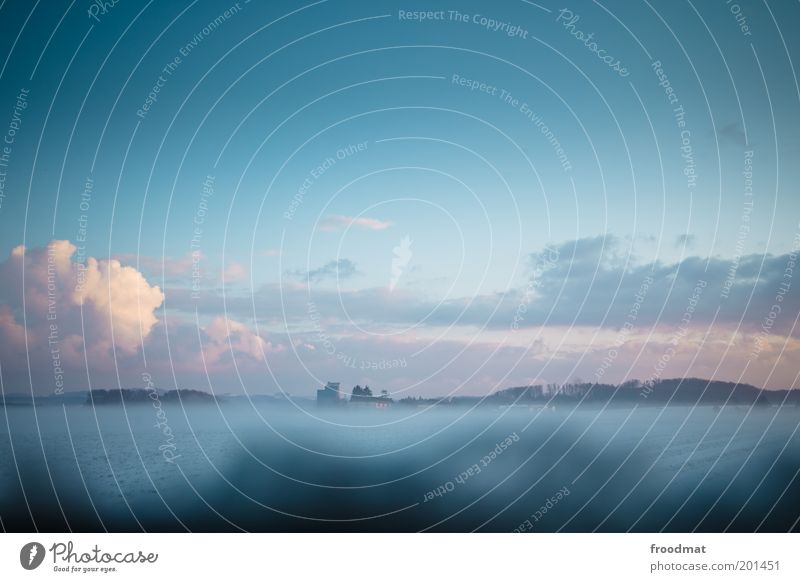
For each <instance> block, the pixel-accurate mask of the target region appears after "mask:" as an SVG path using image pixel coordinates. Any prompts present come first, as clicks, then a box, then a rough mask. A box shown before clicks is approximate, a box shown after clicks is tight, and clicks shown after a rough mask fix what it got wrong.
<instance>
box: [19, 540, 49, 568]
mask: <svg viewBox="0 0 800 582" xmlns="http://www.w3.org/2000/svg"><path fill="white" fill-rule="evenodd" d="M44 555H45V551H44V546H43V545H42V544H40V543H39V542H29V543H27V544H25V545H24V546H22V549H21V550H20V551H19V563H20V564H22V567H23V568H25V569H26V570H35V569H36V568H38V567H39V566H41V564H42V562H43V561H44Z"/></svg>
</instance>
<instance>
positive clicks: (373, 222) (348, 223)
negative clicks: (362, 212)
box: [319, 214, 392, 232]
mask: <svg viewBox="0 0 800 582" xmlns="http://www.w3.org/2000/svg"><path fill="white" fill-rule="evenodd" d="M391 225H392V223H391V222H386V221H384V220H379V219H377V218H369V217H367V216H343V215H341V214H334V215H331V216H327V217H325V218H324V219H323V220H322V222H320V225H319V229H320V230H322V231H325V232H334V231H337V230H342V229H345V228H354V227H356V228H365V229H367V230H386V229H387V228H389V227H390V226H391Z"/></svg>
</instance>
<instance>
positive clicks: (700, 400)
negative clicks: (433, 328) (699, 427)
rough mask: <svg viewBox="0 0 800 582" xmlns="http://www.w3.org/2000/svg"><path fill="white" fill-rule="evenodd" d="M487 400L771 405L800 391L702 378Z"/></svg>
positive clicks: (525, 391) (583, 386)
mask: <svg viewBox="0 0 800 582" xmlns="http://www.w3.org/2000/svg"><path fill="white" fill-rule="evenodd" d="M486 401H488V402H493V403H497V404H505V405H510V404H524V403H533V402H536V403H541V402H548V401H550V402H554V403H562V404H568V403H577V402H582V403H588V404H591V403H600V404H602V403H610V404H634V403H638V404H641V405H646V404H658V405H664V404H682V405H686V404H690V405H693V404H700V405H719V406H721V405H724V404H728V405H748V406H749V405H752V404H758V405H762V404H763V405H772V404H775V405H777V404H781V403H785V404H793V405H794V404H800V390H764V389H761V388H757V387H755V386H751V385H750V384H736V383H734V382H723V381H717V380H703V379H701V378H684V379H679V378H672V379H667V380H659V381H657V382H653V383H651V384H644V383H642V382H640V381H638V380H633V381H630V382H626V383H624V384H621V385H613V384H591V383H588V382H587V383H575V384H562V385H552V384H551V385H548V386H544V385H536V386H517V387H514V388H507V389H505V390H500V391H498V392H495V393H493V394H491V395H490V396H488V397H487V398H486Z"/></svg>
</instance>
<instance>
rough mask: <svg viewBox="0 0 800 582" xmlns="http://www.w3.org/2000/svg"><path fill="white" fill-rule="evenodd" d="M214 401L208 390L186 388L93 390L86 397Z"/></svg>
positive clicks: (103, 400)
mask: <svg viewBox="0 0 800 582" xmlns="http://www.w3.org/2000/svg"><path fill="white" fill-rule="evenodd" d="M156 400H158V401H160V402H190V403H194V402H214V401H216V398H215V397H214V396H212V395H211V394H209V393H208V392H202V391H200V390H189V389H186V388H182V389H178V390H167V391H165V392H158V391H156V390H142V389H140V388H134V389H128V388H122V389H121V390H92V391H91V392H89V394H88V395H87V397H86V404H95V405H97V404H120V403H122V402H124V403H125V404H136V403H144V402H154V401H156Z"/></svg>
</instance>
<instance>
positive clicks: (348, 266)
mask: <svg viewBox="0 0 800 582" xmlns="http://www.w3.org/2000/svg"><path fill="white" fill-rule="evenodd" d="M288 274H289V275H294V276H295V277H299V278H302V279H307V280H308V281H321V280H323V279H336V280H337V281H338V280H341V279H349V278H350V277H354V276H356V275H359V274H360V273H359V272H358V269H356V264H355V263H354V262H353V261H351V260H350V259H338V260H336V261H330V262H329V263H326V264H324V265H322V266H321V267H319V268H317V269H312V270H310V271H289V272H288Z"/></svg>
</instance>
